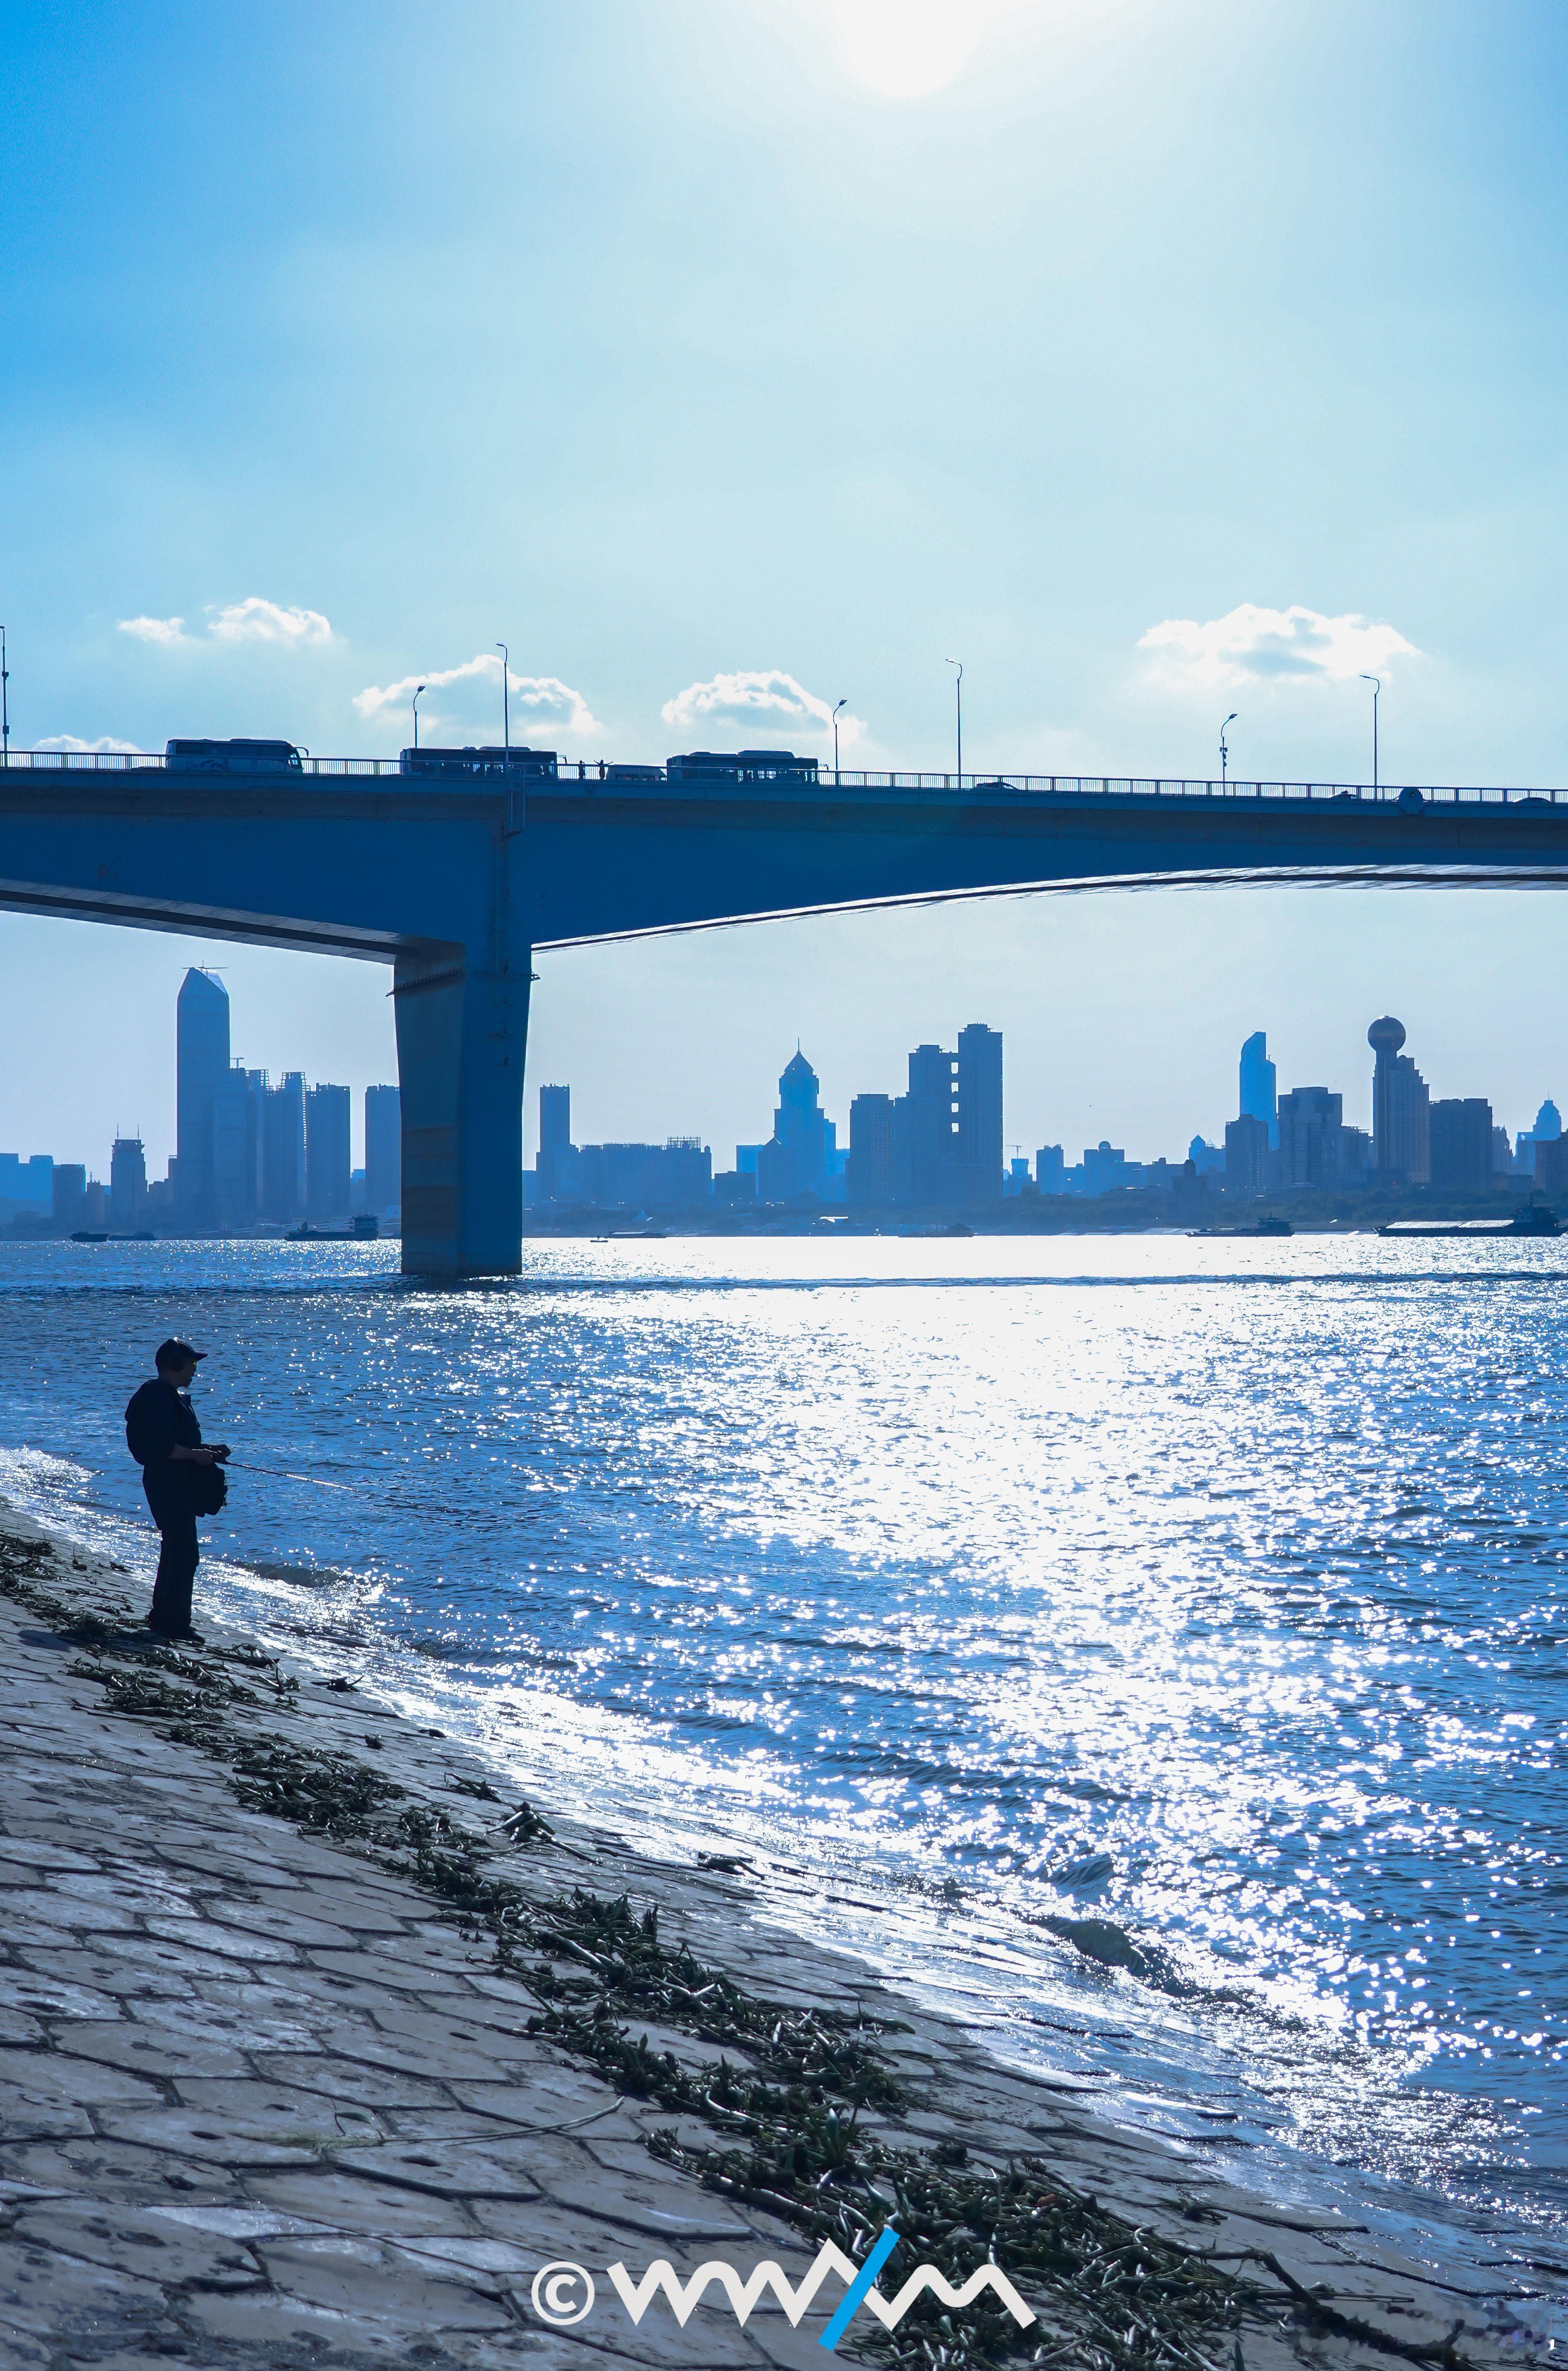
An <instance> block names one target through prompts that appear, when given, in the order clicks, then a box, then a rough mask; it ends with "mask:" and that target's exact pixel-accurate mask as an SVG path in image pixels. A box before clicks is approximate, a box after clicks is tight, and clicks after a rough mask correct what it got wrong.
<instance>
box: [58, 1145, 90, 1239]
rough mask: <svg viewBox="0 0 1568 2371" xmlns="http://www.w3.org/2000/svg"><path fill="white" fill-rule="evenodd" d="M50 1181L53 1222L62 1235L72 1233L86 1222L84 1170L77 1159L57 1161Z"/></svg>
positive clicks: (85, 1180)
mask: <svg viewBox="0 0 1568 2371" xmlns="http://www.w3.org/2000/svg"><path fill="white" fill-rule="evenodd" d="M50 1183H51V1185H52V1189H53V1190H52V1197H51V1201H52V1211H51V1215H52V1218H53V1220H54V1223H55V1225H56V1226H57V1227H58V1228H59V1230H60V1232H61V1233H62V1234H63V1235H69V1234H73V1233H75V1230H76V1229H77V1228H78V1227H85V1226H86V1223H87V1215H86V1214H87V1173H86V1169H85V1168H84V1167H83V1165H82V1163H81V1162H79V1161H57V1162H55V1164H54V1174H53V1176H52V1179H51V1181H50Z"/></svg>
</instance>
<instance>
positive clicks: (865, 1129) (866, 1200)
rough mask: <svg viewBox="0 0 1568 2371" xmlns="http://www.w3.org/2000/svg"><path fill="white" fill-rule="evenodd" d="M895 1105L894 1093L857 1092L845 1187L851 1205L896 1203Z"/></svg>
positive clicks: (882, 1206) (880, 1207)
mask: <svg viewBox="0 0 1568 2371" xmlns="http://www.w3.org/2000/svg"><path fill="white" fill-rule="evenodd" d="M894 1109H895V1106H894V1100H893V1097H892V1096H891V1095H857V1096H856V1097H855V1099H854V1101H853V1102H852V1103H851V1104H850V1105H849V1164H848V1167H847V1169H846V1170H845V1173H844V1188H845V1198H846V1200H847V1202H848V1204H849V1206H850V1208H851V1209H856V1210H885V1209H889V1208H890V1207H891V1205H892V1202H893V1198H894V1182H893V1181H894V1128H895V1123H894Z"/></svg>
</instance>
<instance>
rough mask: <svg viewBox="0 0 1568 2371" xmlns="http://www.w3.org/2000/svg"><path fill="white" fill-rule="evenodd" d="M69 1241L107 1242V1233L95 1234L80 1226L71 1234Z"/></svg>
mask: <svg viewBox="0 0 1568 2371" xmlns="http://www.w3.org/2000/svg"><path fill="white" fill-rule="evenodd" d="M71 1241H72V1242H73V1243H108V1241H109V1237H108V1235H107V1234H104V1235H95V1234H94V1233H93V1232H91V1230H90V1229H89V1228H86V1227H82V1228H80V1229H78V1231H77V1232H76V1233H75V1234H74V1235H73V1236H72V1238H71Z"/></svg>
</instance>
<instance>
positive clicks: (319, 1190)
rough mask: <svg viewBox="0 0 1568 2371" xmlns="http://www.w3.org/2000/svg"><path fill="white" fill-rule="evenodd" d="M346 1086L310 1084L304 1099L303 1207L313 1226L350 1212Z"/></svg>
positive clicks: (344, 1215) (348, 1115) (347, 1097)
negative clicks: (313, 1085) (315, 1085)
mask: <svg viewBox="0 0 1568 2371" xmlns="http://www.w3.org/2000/svg"><path fill="white" fill-rule="evenodd" d="M351 1107H352V1098H351V1097H350V1094H349V1091H348V1089H347V1087H328V1086H320V1087H312V1088H311V1089H310V1090H309V1092H308V1093H306V1098H305V1209H306V1217H307V1218H308V1219H309V1220H311V1221H312V1223H313V1224H314V1225H316V1226H318V1227H322V1226H326V1225H327V1224H328V1223H329V1221H330V1220H333V1219H346V1218H347V1217H348V1215H349V1174H350V1170H351V1167H352V1163H351V1161H350V1156H349V1129H350V1111H351Z"/></svg>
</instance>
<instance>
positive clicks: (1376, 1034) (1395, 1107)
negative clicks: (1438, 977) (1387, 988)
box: [1366, 1015, 1432, 1185]
mask: <svg viewBox="0 0 1568 2371" xmlns="http://www.w3.org/2000/svg"><path fill="white" fill-rule="evenodd" d="M1404 1041H1405V1030H1404V1023H1403V1022H1402V1021H1396V1020H1394V1019H1393V1018H1392V1016H1391V1015H1387V1016H1385V1018H1384V1019H1383V1020H1381V1021H1374V1023H1373V1024H1372V1026H1371V1028H1370V1029H1368V1031H1367V1032H1366V1043H1367V1044H1368V1045H1369V1046H1370V1047H1371V1048H1372V1050H1373V1052H1374V1053H1375V1054H1376V1055H1377V1057H1378V1061H1377V1067H1376V1069H1375V1070H1374V1071H1373V1074H1372V1148H1373V1160H1374V1162H1376V1164H1377V1167H1378V1170H1379V1171H1380V1172H1381V1173H1382V1174H1383V1175H1384V1176H1386V1177H1390V1178H1392V1177H1397V1178H1401V1179H1402V1180H1403V1181H1404V1183H1405V1184H1406V1185H1426V1184H1428V1183H1429V1181H1430V1179H1431V1176H1432V1146H1431V1097H1430V1096H1429V1095H1428V1093H1427V1091H1426V1081H1425V1080H1424V1078H1423V1077H1422V1075H1421V1072H1420V1071H1419V1070H1417V1069H1416V1067H1415V1064H1414V1062H1413V1061H1412V1058H1411V1057H1410V1056H1409V1055H1408V1054H1401V1052H1400V1047H1401V1046H1402V1045H1403V1044H1404Z"/></svg>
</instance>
